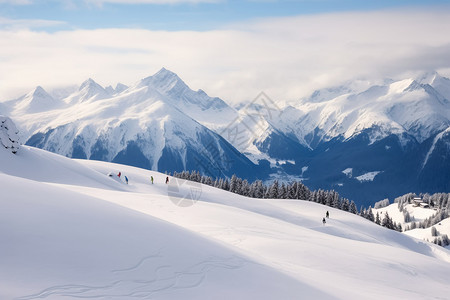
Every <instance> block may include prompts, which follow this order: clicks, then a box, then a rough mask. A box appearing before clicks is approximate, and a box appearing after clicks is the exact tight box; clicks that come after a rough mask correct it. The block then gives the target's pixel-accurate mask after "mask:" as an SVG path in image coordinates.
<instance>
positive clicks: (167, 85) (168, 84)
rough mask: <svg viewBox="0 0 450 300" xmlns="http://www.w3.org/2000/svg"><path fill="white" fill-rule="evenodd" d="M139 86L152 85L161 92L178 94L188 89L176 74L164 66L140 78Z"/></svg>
mask: <svg viewBox="0 0 450 300" xmlns="http://www.w3.org/2000/svg"><path fill="white" fill-rule="evenodd" d="M139 86H140V87H142V86H150V87H153V88H155V89H156V90H157V91H159V92H160V93H162V94H169V93H171V94H180V93H183V92H184V91H185V90H186V89H189V87H188V86H187V85H186V83H184V81H183V80H181V78H180V77H178V75H177V74H175V73H174V72H172V71H169V70H167V69H165V68H162V69H161V70H159V71H158V72H157V73H156V74H155V75H153V76H149V77H147V78H144V79H142V80H141V82H140V83H139Z"/></svg>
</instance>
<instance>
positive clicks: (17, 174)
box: [0, 146, 450, 300]
mask: <svg viewBox="0 0 450 300" xmlns="http://www.w3.org/2000/svg"><path fill="white" fill-rule="evenodd" d="M20 150H21V151H20V152H18V154H17V155H13V154H11V153H10V152H7V151H6V150H5V149H0V191H1V198H0V207H2V209H1V210H0V224H1V226H0V245H2V247H1V248H0V266H1V267H0V282H2V288H1V289H0V299H42V298H44V299H74V298H87V299H180V298H182V299H213V298H214V299H230V298H235V299H251V298H257V299H377V300H378V299H406V298H407V299H429V298H439V297H440V298H443V299H445V297H448V295H449V291H450V290H449V289H450V287H449V284H448V278H450V277H449V276H450V252H449V251H448V250H446V249H443V248H442V247H438V246H435V245H433V244H430V243H426V242H423V241H420V240H417V239H414V238H410V237H408V236H406V235H403V234H401V233H398V232H394V231H390V230H387V229H384V228H382V227H380V226H377V225H375V224H373V223H371V222H369V221H367V220H365V219H363V218H360V217H358V216H356V215H353V214H350V213H346V212H343V211H339V210H334V209H332V208H329V207H326V206H321V205H319V204H316V203H310V202H305V201H295V200H292V201H289V200H277V199H266V200H261V199H249V198H246V197H242V196H239V195H236V194H232V193H229V192H226V191H222V190H218V189H215V188H212V187H210V186H203V185H200V186H194V185H190V184H188V183H186V182H182V181H179V180H178V179H175V178H172V177H170V182H169V184H168V185H166V184H165V183H164V180H165V178H166V175H164V174H161V173H157V172H153V171H148V170H142V169H138V168H134V167H129V166H123V165H117V164H111V163H105V162H98V161H83V160H70V159H67V158H65V157H61V156H58V155H55V154H51V153H48V152H46V151H42V150H39V149H35V148H31V147H27V146H23V147H22V148H21V149H20ZM119 171H120V172H121V173H122V177H123V176H127V177H128V179H129V184H128V185H126V184H125V183H124V182H118V181H116V180H114V179H112V178H110V177H108V176H107V174H108V173H109V172H112V173H113V174H114V173H118V172H119ZM150 176H153V177H154V184H153V185H152V184H151V182H150ZM193 188H195V189H196V192H197V194H196V197H195V199H192V198H190V197H191V196H192V195H193V194H192V189H193ZM198 189H200V191H198ZM169 191H175V192H172V193H171V194H169ZM177 194H178V196H177ZM180 198H181V199H183V198H185V199H184V200H186V201H187V202H186V201H185V202H182V201H181V200H180ZM188 200H191V201H188ZM180 203H185V204H186V203H187V204H192V205H189V206H180ZM176 204H178V205H176ZM327 210H328V211H329V212H330V218H329V219H327V223H326V224H325V225H323V224H322V222H321V220H322V217H324V216H325V212H326V211H327Z"/></svg>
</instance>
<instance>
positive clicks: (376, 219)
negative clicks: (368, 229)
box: [375, 212, 381, 225]
mask: <svg viewBox="0 0 450 300" xmlns="http://www.w3.org/2000/svg"><path fill="white" fill-rule="evenodd" d="M375 224H378V225H381V220H380V214H379V213H378V212H377V216H376V218H375Z"/></svg>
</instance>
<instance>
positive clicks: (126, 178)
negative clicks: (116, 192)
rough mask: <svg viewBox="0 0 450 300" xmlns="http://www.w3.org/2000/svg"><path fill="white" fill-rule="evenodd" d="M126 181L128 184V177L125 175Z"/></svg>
mask: <svg viewBox="0 0 450 300" xmlns="http://www.w3.org/2000/svg"><path fill="white" fill-rule="evenodd" d="M125 182H126V183H127V184H128V177H127V176H125Z"/></svg>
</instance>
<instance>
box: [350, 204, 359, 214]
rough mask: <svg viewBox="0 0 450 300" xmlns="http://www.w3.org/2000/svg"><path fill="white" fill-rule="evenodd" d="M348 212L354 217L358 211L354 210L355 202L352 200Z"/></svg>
mask: <svg viewBox="0 0 450 300" xmlns="http://www.w3.org/2000/svg"><path fill="white" fill-rule="evenodd" d="M349 212H351V213H352V214H355V215H356V214H358V209H357V208H356V204H355V202H353V200H352V201H351V202H350V208H349Z"/></svg>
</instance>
